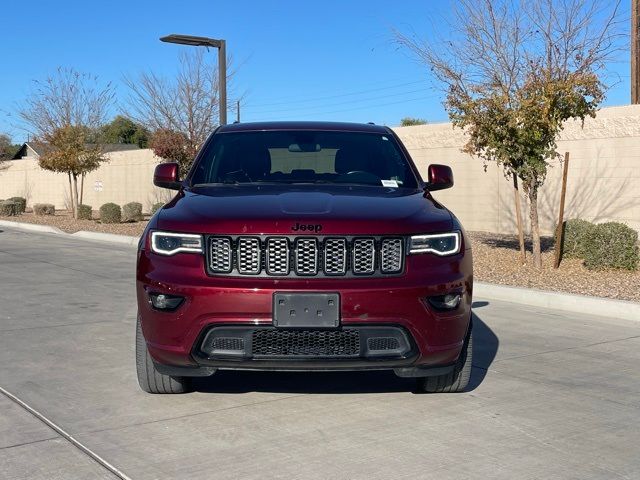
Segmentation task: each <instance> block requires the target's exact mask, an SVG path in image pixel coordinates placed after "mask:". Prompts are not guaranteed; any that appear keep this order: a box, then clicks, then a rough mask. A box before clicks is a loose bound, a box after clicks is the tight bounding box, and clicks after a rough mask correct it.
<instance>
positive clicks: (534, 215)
mask: <svg viewBox="0 0 640 480" xmlns="http://www.w3.org/2000/svg"><path fill="white" fill-rule="evenodd" d="M527 190H528V191H527V194H528V196H529V209H530V210H529V218H530V219H531V237H532V240H533V265H534V266H535V267H536V268H542V254H541V252H540V225H539V223H538V186H537V185H536V184H535V183H533V185H530V186H529V188H528V189H527Z"/></svg>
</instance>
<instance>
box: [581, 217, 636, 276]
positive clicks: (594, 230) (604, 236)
mask: <svg viewBox="0 0 640 480" xmlns="http://www.w3.org/2000/svg"><path fill="white" fill-rule="evenodd" d="M637 242H638V232H636V231H635V230H633V229H632V228H629V227H628V226H627V225H625V224H624V223H618V222H607V223H601V224H599V225H593V227H591V228H590V229H589V230H588V231H587V233H586V235H585V239H584V243H583V246H584V247H583V248H584V265H585V267H587V268H588V269H589V270H601V269H603V268H624V269H626V270H637V268H638V261H639V260H640V255H639V254H638V245H637Z"/></svg>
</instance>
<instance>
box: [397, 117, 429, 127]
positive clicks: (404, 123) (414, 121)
mask: <svg viewBox="0 0 640 480" xmlns="http://www.w3.org/2000/svg"><path fill="white" fill-rule="evenodd" d="M427 123H429V122H427V121H426V120H424V119H422V118H413V117H404V118H402V119H401V120H400V126H401V127H412V126H414V125H426V124H427Z"/></svg>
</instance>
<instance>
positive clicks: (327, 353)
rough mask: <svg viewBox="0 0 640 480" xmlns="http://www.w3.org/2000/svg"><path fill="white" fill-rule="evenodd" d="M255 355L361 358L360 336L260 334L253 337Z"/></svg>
mask: <svg viewBox="0 0 640 480" xmlns="http://www.w3.org/2000/svg"><path fill="white" fill-rule="evenodd" d="M252 353H253V355H257V356H273V357H286V356H295V357H304V356H307V357H358V356H359V355H360V332H358V331H357V330H353V329H348V328H347V329H344V330H340V331H326V332H324V331H318V330H294V331H282V330H256V331H254V332H253V335H252Z"/></svg>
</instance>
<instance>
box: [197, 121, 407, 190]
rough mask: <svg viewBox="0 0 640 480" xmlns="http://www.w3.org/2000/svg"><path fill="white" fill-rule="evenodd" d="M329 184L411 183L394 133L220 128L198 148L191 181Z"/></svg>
mask: <svg viewBox="0 0 640 480" xmlns="http://www.w3.org/2000/svg"><path fill="white" fill-rule="evenodd" d="M253 182H264V183H271V182H273V183H332V184H365V185H378V186H383V185H384V186H398V187H408V188H415V187H416V186H417V182H416V178H415V176H414V174H413V172H412V171H411V168H410V167H409V165H408V163H407V161H406V160H405V158H404V156H403V155H402V153H401V151H400V149H399V147H398V145H397V144H396V142H395V140H394V138H393V137H392V136H390V135H386V134H379V133H358V132H314V131H266V132H235V133H221V134H218V135H216V136H215V137H214V138H213V141H212V142H210V143H209V145H208V146H207V149H206V150H205V151H204V152H203V156H202V158H201V159H200V161H199V163H198V166H197V168H196V170H195V172H194V174H193V177H192V184H194V185H195V184H211V183H233V184H235V183H253Z"/></svg>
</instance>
